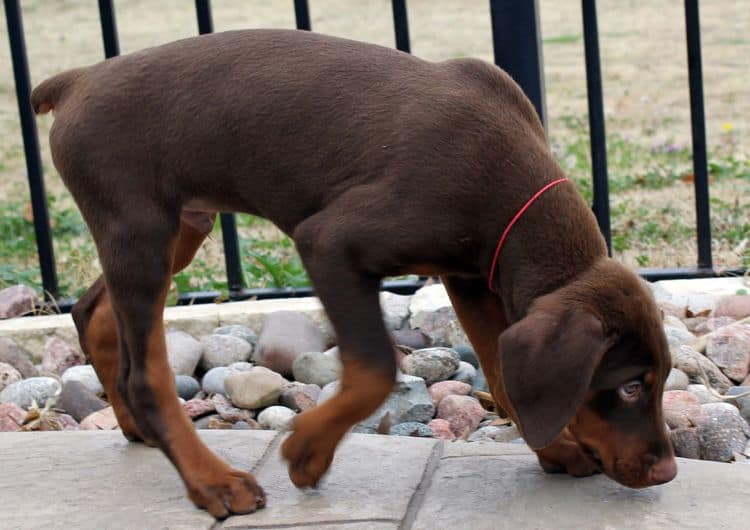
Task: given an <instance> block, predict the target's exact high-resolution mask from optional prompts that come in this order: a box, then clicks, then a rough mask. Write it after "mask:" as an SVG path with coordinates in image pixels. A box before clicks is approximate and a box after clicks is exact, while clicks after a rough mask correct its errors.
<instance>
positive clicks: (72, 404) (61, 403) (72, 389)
mask: <svg viewBox="0 0 750 530" xmlns="http://www.w3.org/2000/svg"><path fill="white" fill-rule="evenodd" d="M55 405H56V406H57V407H58V408H60V409H62V410H64V411H65V412H67V413H68V414H70V415H71V416H72V417H73V418H74V419H75V420H76V421H79V422H80V421H81V420H83V419H84V418H86V417H87V416H89V415H91V414H93V413H94V412H98V411H100V410H102V409H105V408H107V406H108V404H107V402H106V401H104V400H103V399H100V398H99V396H97V395H96V394H94V393H93V392H92V391H91V390H89V389H88V388H87V387H86V386H84V385H82V384H81V383H80V382H79V381H68V382H67V383H65V384H64V385H63V388H62V392H61V393H60V397H59V398H58V399H57V403H56V404H55Z"/></svg>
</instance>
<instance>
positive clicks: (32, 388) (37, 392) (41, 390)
mask: <svg viewBox="0 0 750 530" xmlns="http://www.w3.org/2000/svg"><path fill="white" fill-rule="evenodd" d="M59 391H60V383H59V381H58V380H57V379H53V378H52V377H31V378H29V379H24V380H22V381H17V382H15V383H12V384H10V385H8V386H6V387H5V388H4V389H3V391H2V392H0V403H15V404H16V405H18V406H19V407H21V408H23V409H27V408H29V407H30V406H31V405H32V402H36V404H37V405H38V406H39V407H43V406H44V405H45V404H46V403H47V400H48V399H50V398H52V397H54V396H55V395H56V394H57V393H58V392H59Z"/></svg>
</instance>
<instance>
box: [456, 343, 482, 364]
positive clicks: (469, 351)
mask: <svg viewBox="0 0 750 530" xmlns="http://www.w3.org/2000/svg"><path fill="white" fill-rule="evenodd" d="M453 349H454V350H456V353H457V354H458V357H459V358H460V359H461V360H462V361H464V362H467V363H469V364H470V365H472V366H473V367H474V368H479V359H478V358H477V353H476V352H475V351H474V348H472V347H471V346H454V347H453Z"/></svg>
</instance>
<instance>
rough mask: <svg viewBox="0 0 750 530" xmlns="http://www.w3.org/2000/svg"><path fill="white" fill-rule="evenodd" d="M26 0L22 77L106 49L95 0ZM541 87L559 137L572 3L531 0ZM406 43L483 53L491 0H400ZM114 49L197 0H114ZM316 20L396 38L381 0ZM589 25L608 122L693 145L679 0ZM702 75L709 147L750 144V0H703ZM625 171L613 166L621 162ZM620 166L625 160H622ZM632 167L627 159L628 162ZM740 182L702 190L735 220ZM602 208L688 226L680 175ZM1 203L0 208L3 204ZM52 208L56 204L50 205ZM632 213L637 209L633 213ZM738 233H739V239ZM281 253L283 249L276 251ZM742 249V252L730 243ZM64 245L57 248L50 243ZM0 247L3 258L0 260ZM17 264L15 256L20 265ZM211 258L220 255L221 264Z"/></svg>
mask: <svg viewBox="0 0 750 530" xmlns="http://www.w3.org/2000/svg"><path fill="white" fill-rule="evenodd" d="M22 3H23V13H24V23H25V27H26V38H27V46H28V52H29V59H30V64H31V76H32V80H33V82H34V83H38V82H39V81H41V80H43V79H44V78H46V77H47V76H49V75H52V74H54V73H56V72H59V71H61V70H64V69H67V68H70V67H73V66H79V65H81V64H88V63H92V62H96V61H98V60H101V58H102V56H103V49H102V44H101V37H100V28H99V20H98V12H97V10H96V6H95V2H83V1H74V0H54V1H51V0H28V1H24V2H22ZM539 3H540V10H541V22H542V34H543V38H544V41H545V44H544V59H545V76H546V86H547V108H548V114H549V131H550V138H551V140H552V141H553V143H557V144H565V143H566V141H568V137H569V136H570V134H571V130H570V127H569V125H568V123H567V121H566V119H567V118H569V117H570V116H577V117H582V116H584V115H585V113H586V84H585V69H584V62H583V40H582V28H581V14H580V3H579V2H574V1H569V0H568V1H566V0H539ZM212 4H213V11H214V23H215V28H216V30H217V31H221V30H227V29H236V28H251V27H285V28H292V27H294V12H293V8H292V2H291V1H290V0H243V1H237V0H214V1H213V2H212ZM408 6H409V19H410V25H411V28H410V29H411V37H412V50H413V52H414V53H415V54H417V55H419V56H421V57H424V58H427V59H432V60H441V59H446V58H450V57H456V56H475V57H480V58H483V59H486V60H491V58H492V41H491V32H490V19H489V7H488V2H487V1H486V0H465V1H458V0H410V1H409V2H408ZM116 8H117V20H118V25H119V32H120V45H121V49H122V52H123V53H126V52H130V51H133V50H137V49H140V48H143V47H147V46H151V45H156V44H159V43H163V42H167V41H171V40H174V39H178V38H183V37H188V36H191V35H194V34H195V33H196V32H197V26H196V21H195V12H194V4H193V2H191V1H188V0H162V1H160V2H158V3H157V2H149V1H147V0H119V1H118V2H116ZM310 8H311V15H312V24H313V28H314V29H315V30H316V31H320V32H323V33H329V34H333V35H338V36H344V37H351V38H356V39H359V40H365V41H370V42H375V43H379V44H382V45H386V46H393V42H394V37H393V27H392V19H391V11H390V2H389V1H388V0H361V1H359V2H356V3H355V2H351V0H310ZM598 9H599V29H600V46H601V54H602V65H603V76H604V93H605V109H606V115H607V119H608V122H607V132H608V134H610V135H613V136H616V137H618V138H624V139H629V140H630V141H633V142H637V143H639V144H643V145H656V144H658V143H663V142H665V141H666V142H671V143H675V144H685V145H689V144H690V126H689V94H688V84H687V67H686V62H687V61H686V51H685V35H684V14H683V2H682V0H660V1H658V2H649V1H646V0H600V1H599V2H598ZM701 16H702V24H703V25H702V39H703V58H704V81H705V99H706V115H707V128H708V142H709V146H716V145H718V144H719V143H720V142H721V141H722V135H723V134H726V129H728V128H730V127H731V129H732V131H731V134H732V139H733V142H734V144H735V154H736V155H737V156H740V157H742V156H743V155H742V153H745V154H746V153H748V152H750V132H749V131H750V122H749V121H748V120H749V119H750V118H749V117H750V93H749V92H748V90H747V75H748V62H747V58H748V57H750V38H748V36H747V35H748V31H749V30H750V9H747V5H746V0H704V1H703V2H701ZM5 31H6V29H5V25H4V24H3V25H2V26H0V65H1V66H0V71H1V72H4V73H5V75H3V76H2V77H0V137H2V138H3V141H2V142H1V143H0V204H2V201H3V200H5V201H10V200H14V199H17V200H21V201H23V200H25V196H26V193H27V191H26V184H25V166H24V159H23V148H22V143H21V136H20V132H19V126H18V117H17V106H16V100H15V92H14V86H13V79H12V75H11V68H10V52H9V49H8V45H7V43H8V39H7V35H6V33H5ZM38 124H39V132H40V138H41V145H42V158H43V161H44V165H45V171H46V181H47V187H48V191H49V192H50V193H51V194H52V195H54V196H56V197H58V200H57V202H56V208H66V207H67V208H69V207H71V205H70V201H69V198H68V196H67V194H66V193H65V192H64V190H63V186H62V184H61V182H60V180H59V177H58V176H57V174H56V172H55V170H54V168H53V167H52V164H51V161H50V156H49V148H48V145H47V142H46V136H47V132H48V130H49V126H50V124H51V118H50V117H49V116H46V117H42V118H40V119H39V120H38ZM620 169H623V168H620ZM625 169H626V170H627V169H629V168H625ZM632 170H633V171H637V169H636V168H635V164H634V166H633V168H632ZM748 182H749V181H748V180H747V179H745V180H739V179H735V180H731V181H727V182H722V183H720V184H717V185H715V186H714V187H713V189H712V194H713V196H714V197H717V198H719V199H720V200H721V201H723V202H726V203H730V202H731V201H734V200H735V199H736V200H738V201H739V204H738V209H739V210H738V211H739V214H738V217H737V219H739V220H742V219H744V220H745V222H748V220H747V217H748V214H747V202H746V201H747V199H746V197H748V196H750V184H748ZM612 200H613V206H614V207H616V206H617V205H618V204H620V203H622V202H623V201H625V202H628V201H630V202H632V203H639V204H648V205H649V206H650V207H651V206H653V208H654V211H657V210H659V209H663V208H664V207H665V206H666V205H667V203H671V204H672V205H675V204H677V205H678V206H679V207H675V208H673V209H672V210H669V211H670V214H669V215H673V216H677V217H679V218H680V221H681V222H683V224H686V223H687V224H690V223H691V222H692V221H691V220H692V217H693V215H694V213H693V210H692V193H691V190H690V188H689V187H685V186H684V185H682V184H677V185H674V186H669V187H667V188H663V189H660V190H658V189H657V190H647V191H644V190H632V191H625V192H623V193H621V194H614V195H613V199H612ZM5 215H7V213H6V214H5ZM53 216H54V213H53ZM634 221H635V222H636V223H637V222H639V221H640V219H637V218H636V219H634ZM242 230H243V235H244V236H245V237H247V238H249V239H251V240H268V239H271V240H273V239H278V238H279V237H280V236H279V235H278V233H277V232H275V230H274V229H273V228H269V227H268V226H267V225H265V224H263V223H251V224H248V225H247V226H245V227H243V229H242ZM740 239H741V238H740ZM79 246H80V245H77V244H76V245H73V246H71V245H67V246H66V247H65V248H61V249H59V250H58V260H59V261H61V267H62V269H63V273H64V274H68V275H75V276H78V277H79V278H78V279H76V280H75V281H72V283H73V284H79V281H81V282H85V281H86V279H88V278H90V277H91V276H92V275H93V274H95V273H96V267H95V266H93V267H92V260H91V257H90V256H89V255H86V254H85V253H83V254H81V255H80V256H76V255H75V253H73V254H72V255H71V253H70V252H69V251H68V250H67V249H68V248H78V247H79ZM693 247H694V242H692V241H690V240H689V239H687V236H686V238H684V239H681V240H679V241H674V242H672V243H670V244H669V245H665V244H664V242H663V241H662V242H661V243H660V242H658V241H657V242H653V241H641V240H634V241H633V242H632V245H631V248H629V249H627V250H626V251H623V252H622V253H620V254H619V257H621V258H623V259H624V260H625V261H626V262H627V263H630V264H632V265H634V266H635V265H638V264H640V263H641V262H642V261H643V260H644V258H642V256H647V257H648V265H649V266H653V267H663V266H677V265H688V266H689V265H692V264H694V263H695V251H694V248H693ZM725 247H727V245H724V244H723V243H722V240H721V239H719V240H717V242H716V243H715V252H716V253H717V263H719V264H722V265H727V266H737V265H739V264H740V263H741V260H742V255H741V254H742V250H741V249H740V250H739V251H738V250H737V249H736V248H725ZM205 251H206V253H205V254H204V257H203V259H204V261H205V267H206V268H207V269H208V268H211V267H213V266H215V265H217V264H220V263H221V262H222V258H221V246H220V244H219V243H218V238H214V241H212V242H209V243H207V244H206V249H205ZM283 252H287V250H284V251H283ZM738 252H739V253H738ZM61 253H62V254H61ZM2 259H5V258H2ZM19 266H20V265H19ZM220 268H221V267H219V269H220Z"/></svg>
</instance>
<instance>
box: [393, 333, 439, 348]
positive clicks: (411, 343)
mask: <svg viewBox="0 0 750 530" xmlns="http://www.w3.org/2000/svg"><path fill="white" fill-rule="evenodd" d="M391 336H392V337H393V343H394V344H397V345H399V346H406V347H407V348H411V349H412V350H421V349H424V348H429V347H430V345H431V344H432V341H431V340H430V337H428V336H427V335H425V334H424V333H423V332H422V331H420V330H418V329H399V330H396V331H393V332H391Z"/></svg>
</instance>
